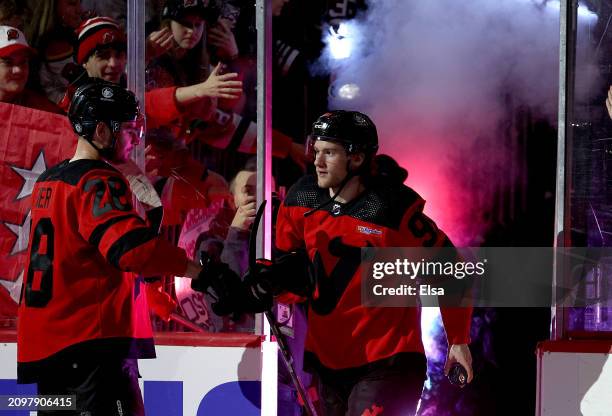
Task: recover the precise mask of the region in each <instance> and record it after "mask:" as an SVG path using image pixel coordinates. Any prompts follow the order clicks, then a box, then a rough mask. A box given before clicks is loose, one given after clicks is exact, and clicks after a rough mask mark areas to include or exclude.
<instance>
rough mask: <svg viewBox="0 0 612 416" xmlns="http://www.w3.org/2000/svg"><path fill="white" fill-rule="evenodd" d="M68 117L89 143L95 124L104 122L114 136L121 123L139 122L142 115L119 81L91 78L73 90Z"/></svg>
mask: <svg viewBox="0 0 612 416" xmlns="http://www.w3.org/2000/svg"><path fill="white" fill-rule="evenodd" d="M68 119H69V120H70V124H72V128H73V129H74V132H75V133H76V134H77V135H79V136H82V137H84V138H85V139H87V140H88V141H89V142H90V143H91V140H92V138H93V135H94V132H95V131H96V126H97V125H98V123H100V122H103V123H106V124H107V125H108V127H109V128H110V129H111V131H112V132H113V133H114V135H115V136H116V134H117V133H118V132H119V131H120V130H121V125H122V123H125V122H134V121H138V120H140V119H141V115H140V109H139V105H138V99H136V96H135V95H134V93H132V92H131V91H129V90H127V89H125V88H123V87H121V86H120V85H118V84H115V83H112V82H108V81H104V80H102V79H100V78H91V79H89V80H88V81H87V82H85V83H84V84H83V85H81V86H80V87H78V88H77V90H76V91H75V93H74V95H73V97H72V100H71V102H70V108H69V110H68ZM94 147H96V146H95V145H94ZM112 147H114V143H113V146H112ZM96 149H98V150H104V149H99V148H98V147H96ZM111 150H112V148H111Z"/></svg>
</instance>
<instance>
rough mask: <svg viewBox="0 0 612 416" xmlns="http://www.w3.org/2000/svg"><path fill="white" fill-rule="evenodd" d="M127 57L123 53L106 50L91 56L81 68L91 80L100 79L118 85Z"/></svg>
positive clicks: (111, 49)
mask: <svg viewBox="0 0 612 416" xmlns="http://www.w3.org/2000/svg"><path fill="white" fill-rule="evenodd" d="M126 63H127V56H126V54H125V51H118V50H116V49H113V48H106V49H102V50H99V51H96V52H95V53H94V54H92V55H91V56H90V57H89V59H88V60H87V62H85V63H84V64H83V68H85V70H86V71H87V75H89V76H90V77H92V78H102V79H103V80H105V81H109V82H114V83H115V84H118V83H119V81H120V80H121V76H122V75H123V73H124V72H125V65H126Z"/></svg>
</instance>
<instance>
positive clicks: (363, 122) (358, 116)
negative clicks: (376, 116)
mask: <svg viewBox="0 0 612 416" xmlns="http://www.w3.org/2000/svg"><path fill="white" fill-rule="evenodd" d="M353 119H354V120H355V123H357V124H361V125H362V126H367V125H368V121H367V120H366V119H365V117H363V116H362V115H361V114H355V115H354V116H353Z"/></svg>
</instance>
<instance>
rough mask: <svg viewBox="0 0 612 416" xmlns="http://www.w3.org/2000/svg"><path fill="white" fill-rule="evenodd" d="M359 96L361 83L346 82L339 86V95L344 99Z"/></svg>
mask: <svg viewBox="0 0 612 416" xmlns="http://www.w3.org/2000/svg"><path fill="white" fill-rule="evenodd" d="M358 96H359V85H357V84H344V85H343V86H341V87H340V88H338V97H340V98H342V99H343V100H352V99H353V98H355V97H358Z"/></svg>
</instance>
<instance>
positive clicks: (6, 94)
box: [0, 26, 61, 113]
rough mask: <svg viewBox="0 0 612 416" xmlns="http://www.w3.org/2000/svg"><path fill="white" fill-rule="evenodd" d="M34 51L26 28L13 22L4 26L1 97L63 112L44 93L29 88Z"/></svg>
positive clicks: (0, 29) (0, 32)
mask: <svg viewBox="0 0 612 416" xmlns="http://www.w3.org/2000/svg"><path fill="white" fill-rule="evenodd" d="M34 54H35V51H34V49H33V48H31V47H30V46H29V45H28V42H27V41H26V38H25V35H24V34H23V32H22V31H20V30H19V29H17V28H14V27H11V26H0V101H2V102H5V103H11V104H17V105H21V106H24V107H31V108H35V109H38V110H43V111H49V112H52V113H61V110H60V109H59V108H58V107H57V106H56V105H54V104H53V103H52V102H50V101H49V100H47V99H46V98H45V97H44V96H42V95H40V94H38V93H36V92H34V91H32V90H30V89H28V88H26V83H27V81H28V75H29V73H30V59H31V58H32V56H34Z"/></svg>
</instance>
